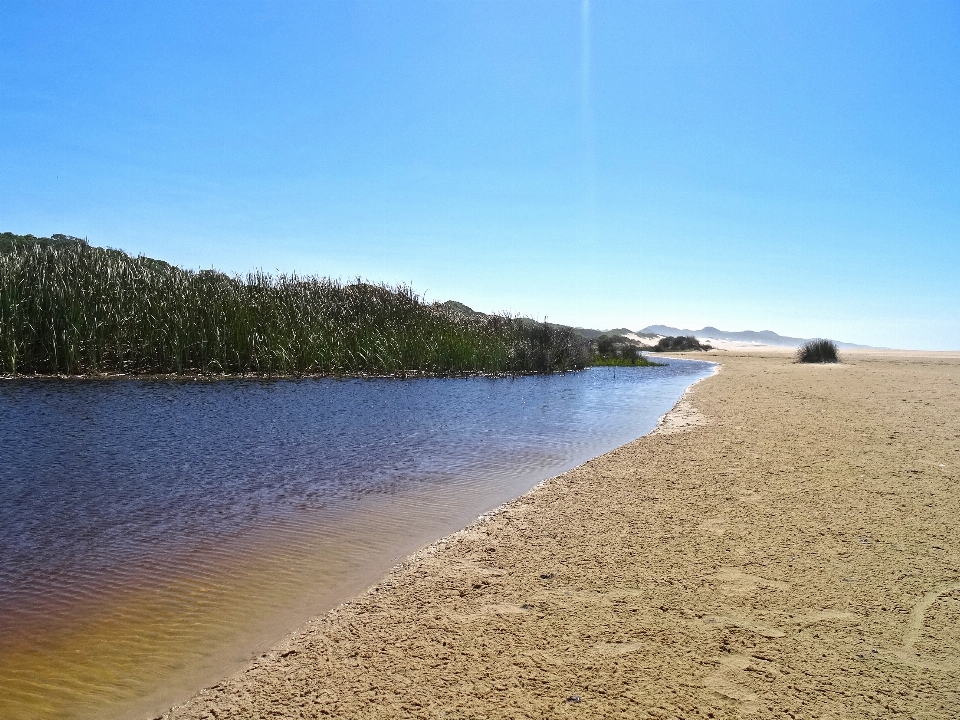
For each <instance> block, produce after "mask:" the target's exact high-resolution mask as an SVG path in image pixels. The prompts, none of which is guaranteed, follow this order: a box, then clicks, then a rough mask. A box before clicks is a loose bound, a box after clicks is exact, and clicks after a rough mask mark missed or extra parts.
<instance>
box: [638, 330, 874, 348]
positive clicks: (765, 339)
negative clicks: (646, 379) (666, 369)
mask: <svg viewBox="0 0 960 720" xmlns="http://www.w3.org/2000/svg"><path fill="white" fill-rule="evenodd" d="M640 332H641V333H656V334H657V335H693V336H694V337H695V338H713V339H715V340H731V341H733V342H747V343H756V344H758V345H779V346H780V347H800V346H801V345H803V344H804V343H805V342H807V340H808V338H795V337H787V336H786V335H777V333H775V332H773V330H760V331H756V330H742V331H740V332H730V331H727V330H718V329H717V328H715V327H711V326H709V325H708V326H707V327H705V328H700V329H699V330H688V329H682V328H675V327H669V326H668V325H648V326H647V327H645V328H644V329H643V330H641V331H640ZM837 345H838V346H839V347H843V348H865V347H869V345H856V344H854V343H845V342H837Z"/></svg>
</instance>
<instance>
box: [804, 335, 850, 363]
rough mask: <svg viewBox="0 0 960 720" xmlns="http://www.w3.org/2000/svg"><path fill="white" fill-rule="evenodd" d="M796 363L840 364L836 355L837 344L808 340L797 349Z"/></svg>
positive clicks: (828, 341) (831, 341)
mask: <svg viewBox="0 0 960 720" xmlns="http://www.w3.org/2000/svg"><path fill="white" fill-rule="evenodd" d="M797 362H801V363H835V362H840V358H839V356H838V355H837V344H836V343H835V342H833V340H809V341H807V342H805V343H804V344H803V346H802V347H800V348H798V349H797Z"/></svg>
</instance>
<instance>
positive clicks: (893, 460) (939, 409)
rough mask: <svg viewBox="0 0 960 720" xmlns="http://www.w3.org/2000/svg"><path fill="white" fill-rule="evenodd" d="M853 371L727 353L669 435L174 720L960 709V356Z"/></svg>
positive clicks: (361, 598)
mask: <svg viewBox="0 0 960 720" xmlns="http://www.w3.org/2000/svg"><path fill="white" fill-rule="evenodd" d="M845 355H846V354H845ZM851 356H852V357H851ZM931 356H932V357H931ZM682 357H687V356H686V355H682ZM847 357H850V360H849V361H848V362H846V363H844V364H842V365H841V366H830V367H829V369H825V368H823V367H820V366H810V365H797V364H794V363H792V362H789V360H788V359H786V358H785V357H784V354H783V353H769V354H759V353H756V352H750V353H749V354H748V353H742V354H736V353H730V352H728V353H724V355H723V365H724V369H723V372H722V373H720V374H719V375H718V374H717V368H716V367H715V370H714V374H713V375H711V376H710V377H709V378H706V379H710V380H711V382H710V383H699V382H698V383H695V384H694V385H692V386H691V387H689V388H687V390H686V391H685V392H684V394H683V396H681V398H680V399H679V400H678V402H677V403H676V404H675V405H674V407H673V409H671V411H670V412H668V413H667V414H665V415H664V416H663V417H662V418H661V420H660V422H658V425H657V429H656V430H654V431H653V432H651V433H650V434H648V435H646V436H643V437H642V438H640V439H638V440H635V441H633V442H631V443H629V444H628V445H625V446H622V447H621V448H618V449H616V450H613V451H612V452H610V453H607V454H606V455H603V456H600V457H598V458H595V459H593V460H591V461H588V462H587V463H584V464H583V465H581V466H578V467H577V468H575V469H573V470H570V471H568V472H566V473H563V474H561V475H558V476H555V477H553V478H550V479H548V480H545V481H543V482H542V483H540V484H538V485H537V486H535V487H534V488H532V489H531V490H530V491H528V492H527V493H525V494H524V495H522V496H520V497H519V498H517V499H515V500H513V501H511V502H508V503H506V504H504V505H502V506H500V507H499V508H497V509H496V510H495V511H492V512H491V513H488V514H485V515H483V516H481V517H480V518H478V520H477V521H475V522H474V523H472V524H471V525H469V526H468V527H466V528H464V529H463V530H461V531H459V532H457V533H454V534H452V535H449V536H447V537H445V538H442V539H441V540H438V541H436V542H434V543H431V544H429V545H427V546H425V547H424V548H422V549H421V550H419V551H417V552H416V553H414V554H413V555H411V556H410V557H408V558H407V559H406V560H405V561H403V562H402V563H400V564H399V565H397V566H395V567H394V568H392V569H391V571H390V572H389V573H388V574H387V575H386V576H385V577H384V578H383V579H382V580H381V581H380V582H378V583H376V584H374V585H373V586H371V587H370V588H368V589H367V590H366V591H364V592H362V593H360V594H359V595H357V596H355V597H354V598H352V599H351V600H350V601H348V602H346V603H343V604H342V605H340V606H338V607H337V608H336V609H335V610H333V611H331V612H330V613H328V614H326V615H323V616H319V617H317V618H314V619H313V620H311V621H310V622H308V623H307V624H306V625H304V626H303V627H301V628H300V629H298V630H297V631H296V632H294V633H293V634H291V635H290V636H288V638H287V639H286V640H284V641H283V642H282V643H280V644H279V645H277V646H276V647H275V648H274V649H273V650H272V651H270V652H269V653H267V654H266V655H265V656H264V657H261V658H260V659H259V660H258V661H256V662H255V663H254V664H253V665H251V666H250V667H249V668H247V669H246V670H244V671H242V672H240V673H238V674H236V675H234V676H232V677H230V678H227V679H225V680H223V681H221V682H220V683H218V684H217V685H215V686H214V687H212V688H209V689H207V690H204V691H202V692H201V693H199V694H198V695H196V696H195V697H194V698H192V699H191V700H190V701H189V702H187V703H185V704H184V705H181V706H175V707H174V708H171V709H170V710H169V711H168V712H167V713H165V714H164V715H163V716H162V717H163V718H167V719H169V720H173V719H174V718H177V719H178V720H180V719H183V718H199V717H205V716H207V713H209V712H211V711H216V712H217V713H218V714H217V717H236V718H241V717H251V716H254V715H256V714H257V713H260V712H265V711H267V710H270V711H273V712H275V713H278V714H279V715H278V716H280V717H300V716H301V715H300V713H301V711H303V712H304V713H305V716H307V717H321V716H324V715H326V714H331V715H334V716H343V717H371V718H373V717H377V718H379V717H397V716H405V717H436V716H438V715H439V714H441V712H446V713H449V714H452V715H454V716H461V717H474V716H476V717H480V716H484V717H517V716H526V715H533V716H547V717H564V716H566V715H567V714H571V713H572V712H574V711H577V710H579V711H580V712H582V711H583V710H589V711H590V712H591V713H596V714H597V715H601V716H602V715H612V714H617V713H620V714H622V713H624V712H626V713H628V714H630V715H634V716H638V717H646V716H650V717H659V716H675V715H678V714H684V715H687V716H691V717H701V716H702V717H707V716H708V713H713V715H712V717H739V716H740V715H741V714H743V713H749V714H757V715H759V716H761V717H773V716H778V715H782V714H783V712H784V711H787V710H789V711H791V712H794V714H796V715H798V716H805V717H822V716H825V715H845V714H853V715H856V716H861V715H866V714H875V713H876V712H877V711H878V710H881V709H883V708H886V709H887V710H889V711H893V710H899V711H902V712H916V711H919V710H922V711H923V712H924V713H925V714H926V715H927V716H929V717H949V716H950V711H951V709H953V710H955V709H956V708H957V707H960V691H956V690H953V689H952V688H955V687H958V686H960V683H958V680H960V635H958V634H957V633H953V634H951V633H952V630H951V625H950V622H949V620H950V618H951V617H952V615H951V613H952V612H954V611H953V610H952V609H951V608H952V607H953V606H952V605H951V604H950V602H953V601H954V595H956V596H957V597H956V600H957V604H958V605H960V590H958V588H960V585H956V583H957V582H958V580H960V547H958V545H957V543H956V542H955V541H954V540H953V534H952V532H951V531H950V528H951V527H952V518H953V517H955V516H956V514H957V513H958V512H960V497H958V495H957V493H956V492H955V491H954V489H953V488H954V485H953V483H954V482H955V481H956V479H957V476H956V469H957V465H958V464H960V448H958V441H957V438H956V435H951V433H953V432H954V431H955V428H956V427H958V424H960V423H958V421H960V391H958V389H957V384H956V378H957V377H958V376H960V357H958V356H956V355H952V354H936V355H934V354H932V353H931V354H921V353H912V354H906V353H897V354H896V355H893V354H883V353H867V352H857V353H856V354H852V353H851V354H850V355H847ZM837 367H839V368H840V369H841V372H839V373H838V372H836V369H837ZM891 381H893V382H891ZM945 383H946V385H945ZM945 387H946V389H944V388H945ZM929 408H932V409H929ZM691 413H695V414H699V416H700V417H699V418H698V417H696V415H694V414H691ZM704 417H705V418H709V421H708V422H704V421H703V420H702V419H701V418H704ZM891 448H892V449H891ZM927 456H930V457H933V456H936V458H937V459H939V462H933V460H930V459H929V458H928V457H927ZM860 471H863V472H860ZM902 570H906V572H905V573H904V572H901V571H902ZM900 575H902V576H903V577H899V576H900ZM951 583H953V584H951ZM924 603H925V604H924ZM911 618H912V619H911ZM918 618H919V619H918ZM930 673H933V675H930ZM891 688H894V690H895V691H894V690H891Z"/></svg>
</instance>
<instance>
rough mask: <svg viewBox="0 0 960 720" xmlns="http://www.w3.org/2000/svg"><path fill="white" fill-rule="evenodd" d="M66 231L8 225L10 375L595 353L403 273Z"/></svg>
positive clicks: (556, 359)
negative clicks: (230, 256) (254, 260)
mask: <svg viewBox="0 0 960 720" xmlns="http://www.w3.org/2000/svg"><path fill="white" fill-rule="evenodd" d="M57 237H58V236H54V238H57ZM59 237H60V238H61V239H60V240H54V241H50V239H49V238H40V239H37V238H30V241H24V238H23V237H21V236H12V235H10V234H9V233H7V234H4V235H3V236H0V355H2V362H0V371H2V372H4V373H7V374H33V373H41V374H69V375H76V374H95V373H129V374H165V373H177V374H204V375H206V374H211V375H216V374H249V373H253V374H263V375H302V374H321V375H344V374H361V375H362V374H371V375H387V374H404V373H409V372H412V373H426V374H436V375H448V374H464V373H478V372H481V373H507V374H509V373H531V372H557V371H566V370H575V369H580V368H582V367H584V366H585V365H586V364H587V362H588V361H589V348H588V347H587V345H586V342H585V341H583V340H582V339H581V338H579V336H577V335H576V334H575V333H574V332H573V331H572V330H571V329H570V328H562V327H551V326H548V325H546V324H544V323H536V322H531V321H529V320H523V319H520V318H514V317H510V316H506V315H479V314H477V315H466V314H463V313H459V312H456V311H455V310H450V309H445V308H443V307H441V306H440V305H439V304H436V303H427V302H425V301H424V300H423V298H422V297H421V296H419V295H418V294H417V293H415V292H414V291H413V290H412V289H411V288H409V287H406V286H402V285H401V286H397V287H391V286H387V285H382V284H381V285H377V284H371V283H366V282H360V281H359V280H357V281H356V282H353V283H341V282H339V281H337V280H331V279H329V278H321V277H314V276H299V275H296V274H292V275H279V276H276V277H274V276H271V275H268V274H266V273H262V272H256V273H251V274H249V275H247V276H246V277H240V276H233V277H231V276H228V275H225V274H223V273H220V272H215V271H199V272H195V271H192V270H184V269H182V268H178V267H175V266H172V265H169V264H167V263H165V262H161V261H158V260H153V259H150V258H145V257H131V256H129V255H127V254H126V253H124V252H122V251H119V250H109V249H104V248H97V247H92V246H90V245H87V244H86V243H85V242H84V241H79V240H76V239H75V238H63V236H59ZM11 238H12V239H11ZM41 241H47V242H41Z"/></svg>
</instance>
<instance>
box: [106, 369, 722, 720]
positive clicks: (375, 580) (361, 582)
mask: <svg viewBox="0 0 960 720" xmlns="http://www.w3.org/2000/svg"><path fill="white" fill-rule="evenodd" d="M682 359H684V360H689V358H682ZM693 362H698V363H704V364H707V365H712V366H713V367H712V368H711V372H710V374H709V375H706V376H704V377H701V378H697V379H696V380H694V381H693V382H691V383H690V384H689V385H688V386H686V387H685V388H684V390H683V392H682V393H681V395H680V397H679V398H677V400H676V402H675V403H674V404H673V406H672V407H671V408H670V410H668V411H667V412H665V413H664V414H663V415H661V416H660V417H659V418H658V420H657V422H656V425H655V427H653V428H652V429H651V430H649V431H648V432H646V433H644V434H642V435H640V436H638V437H636V438H633V439H632V440H629V441H627V442H626V443H623V444H621V445H619V446H617V447H615V448H611V449H610V450H608V451H606V452H604V453H601V454H599V455H596V456H593V457H591V458H588V459H586V460H583V461H581V462H576V463H574V464H573V465H571V466H570V467H566V468H564V469H563V470H562V471H561V472H559V473H557V474H555V475H553V476H551V477H548V478H545V479H543V480H540V481H539V482H537V483H536V484H535V485H533V486H532V487H531V488H530V489H528V490H526V491H525V492H523V493H521V494H520V495H517V496H515V497H513V498H510V499H508V500H506V501H494V502H492V503H491V504H490V506H489V507H488V508H487V509H485V510H482V511H481V513H480V515H479V516H476V517H474V518H472V519H468V520H467V522H465V523H463V524H461V525H460V526H459V527H457V528H455V529H453V530H452V531H450V532H447V533H445V534H444V535H442V536H440V537H437V536H436V535H432V536H430V537H429V538H421V539H419V541H418V542H417V544H415V545H413V547H412V549H410V548H408V549H405V550H403V551H399V552H397V553H396V554H395V555H394V556H393V557H392V558H391V559H388V560H384V561H383V562H380V563H375V564H374V565H373V566H370V567H369V570H370V572H367V573H364V575H363V578H357V582H356V583H355V585H356V587H355V589H353V590H351V591H350V592H341V593H338V594H337V598H336V599H334V600H332V602H330V603H329V605H328V608H327V610H326V611H323V612H320V613H317V614H315V615H314V616H313V617H311V618H309V619H307V620H305V621H302V622H300V623H298V624H297V625H296V626H295V627H293V629H288V630H287V631H286V632H284V633H283V634H282V635H279V636H277V637H275V638H274V639H273V640H272V641H270V642H268V643H266V644H264V645H262V646H260V647H258V648H257V650H256V651H255V653H253V654H252V655H251V657H249V658H247V659H246V660H245V661H244V662H242V663H238V664H235V665H234V667H233V669H232V670H230V671H228V672H222V668H221V671H220V672H218V673H213V674H209V673H208V674H205V675H204V676H202V677H203V679H201V678H199V677H198V678H196V680H197V681H196V682H194V683H193V684H192V687H191V688H190V689H186V688H181V692H179V693H173V692H171V691H170V690H172V688H166V689H164V690H162V691H160V692H157V693H154V694H152V695H151V696H148V697H146V698H141V699H140V700H139V701H137V702H136V704H135V705H132V706H127V707H126V708H124V709H123V710H122V711H121V712H119V713H117V714H115V715H114V714H109V715H106V716H104V718H105V720H146V719H147V718H149V719H150V720H176V711H177V709H178V708H179V707H180V706H181V705H183V704H185V703H186V702H188V701H189V700H190V699H192V698H194V697H196V696H197V695H199V694H201V693H202V692H203V691H204V690H205V689H206V688H208V687H211V686H212V685H215V684H217V683H219V682H220V681H222V680H224V679H226V678H230V677H234V676H236V675H239V674H242V673H243V672H245V671H246V670H247V669H249V668H250V667H251V665H252V662H253V661H254V660H255V659H256V658H257V657H258V656H260V657H263V656H266V655H270V654H275V653H278V652H282V651H283V650H284V649H285V646H286V645H288V644H289V643H290V641H291V640H293V639H294V638H295V637H296V636H298V635H301V634H302V633H303V631H304V630H305V629H306V628H307V627H309V626H312V625H315V624H317V623H319V622H321V621H322V620H323V619H324V618H326V617H327V616H329V615H330V614H331V613H334V612H336V611H337V610H338V609H339V608H342V607H344V606H348V605H350V604H351V603H352V602H354V601H355V600H357V599H359V598H361V597H363V596H366V595H368V594H371V593H374V592H378V590H379V588H380V587H382V586H383V585H385V584H388V583H389V581H390V580H391V579H392V578H395V577H396V576H398V575H400V574H401V573H406V572H408V571H409V570H410V569H411V568H412V567H415V566H416V565H417V564H419V563H420V562H422V561H423V560H424V559H425V558H426V557H428V556H429V555H432V554H433V553H434V552H436V550H437V549H438V548H440V547H442V546H444V545H445V544H447V543H449V542H450V541H451V540H453V539H455V538H456V537H458V536H461V535H464V534H467V533H472V532H476V531H480V530H482V528H483V526H484V524H485V523H487V522H489V521H490V519H492V518H494V517H496V516H497V515H499V514H500V513H502V512H504V511H505V510H507V509H508V508H510V507H511V506H513V505H515V504H517V503H520V502H523V501H524V500H526V499H527V498H529V497H530V496H533V495H534V494H536V493H539V492H542V490H543V489H544V488H545V487H547V486H548V485H551V484H553V483H554V482H556V481H558V480H559V479H560V478H562V477H563V476H564V475H566V474H567V473H569V472H571V471H572V470H575V469H576V468H579V467H581V466H582V465H585V464H586V463H589V462H592V461H594V460H595V459H597V458H599V457H603V456H604V455H607V454H609V453H612V452H617V451H618V450H619V449H620V448H623V447H625V446H627V445H630V444H631V443H634V442H638V441H640V440H642V439H643V438H645V437H648V436H653V435H656V434H659V433H661V432H664V428H665V427H667V426H668V424H669V421H670V419H671V418H674V417H677V416H678V415H679V414H680V413H682V412H683V410H682V406H683V405H684V404H685V403H687V402H689V396H690V395H691V394H692V393H693V390H694V387H695V386H696V385H697V384H698V383H700V382H702V381H704V380H709V379H711V378H713V377H715V376H716V375H717V374H719V373H720V371H721V369H722V367H723V366H722V363H720V362H715V361H707V360H694V361H693ZM668 432H670V431H669V430H668ZM411 544H412V543H411ZM174 694H176V697H177V698H179V699H174Z"/></svg>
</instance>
